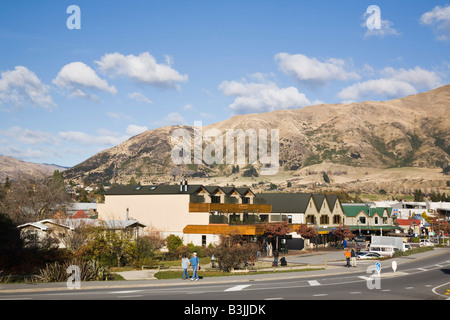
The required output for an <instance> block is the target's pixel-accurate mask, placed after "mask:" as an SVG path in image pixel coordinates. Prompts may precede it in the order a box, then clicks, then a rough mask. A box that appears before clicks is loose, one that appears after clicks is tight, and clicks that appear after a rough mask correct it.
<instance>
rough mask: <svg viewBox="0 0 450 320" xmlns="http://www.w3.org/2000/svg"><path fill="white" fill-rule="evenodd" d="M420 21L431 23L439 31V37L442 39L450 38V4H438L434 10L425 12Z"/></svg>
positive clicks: (426, 23)
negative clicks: (443, 5)
mask: <svg viewBox="0 0 450 320" xmlns="http://www.w3.org/2000/svg"><path fill="white" fill-rule="evenodd" d="M420 23H422V24H424V25H429V26H432V27H433V28H434V31H435V32H436V33H437V39H438V40H441V41H447V40H450V6H449V5H446V6H445V7H441V6H436V7H434V8H433V10H431V11H428V12H425V13H424V14H423V15H422V16H421V17H420Z"/></svg>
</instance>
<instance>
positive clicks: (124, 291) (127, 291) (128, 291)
mask: <svg viewBox="0 0 450 320" xmlns="http://www.w3.org/2000/svg"><path fill="white" fill-rule="evenodd" d="M139 291H142V290H123V291H111V292H110V293H111V294H118V293H124V294H127V293H135V292H139Z"/></svg>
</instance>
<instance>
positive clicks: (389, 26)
mask: <svg viewBox="0 0 450 320" xmlns="http://www.w3.org/2000/svg"><path fill="white" fill-rule="evenodd" d="M361 26H362V27H363V28H365V29H366V33H364V38H368V37H379V38H384V37H386V36H400V35H401V33H400V32H399V31H397V29H395V28H394V23H392V22H391V21H389V20H383V19H381V28H380V29H375V28H374V29H369V28H367V24H366V22H364V23H363V24H362V25H361Z"/></svg>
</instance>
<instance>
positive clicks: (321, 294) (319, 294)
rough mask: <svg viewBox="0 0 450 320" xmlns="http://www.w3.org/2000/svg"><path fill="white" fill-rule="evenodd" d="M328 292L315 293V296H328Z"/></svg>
mask: <svg viewBox="0 0 450 320" xmlns="http://www.w3.org/2000/svg"><path fill="white" fill-rule="evenodd" d="M327 295H328V293H318V294H313V297H323V296H327Z"/></svg>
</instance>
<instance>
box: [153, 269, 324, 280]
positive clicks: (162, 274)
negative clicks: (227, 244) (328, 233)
mask: <svg viewBox="0 0 450 320" xmlns="http://www.w3.org/2000/svg"><path fill="white" fill-rule="evenodd" d="M323 269H324V268H304V269H286V270H282V269H276V271H249V272H238V273H234V272H225V271H219V270H218V271H211V270H207V271H206V270H205V271H202V270H200V271H199V272H198V275H199V277H204V278H210V277H226V276H239V275H246V276H248V275H256V274H270V273H274V272H277V273H279V272H283V273H284V272H302V271H315V270H323ZM188 273H189V275H190V276H192V270H188ZM182 275H183V271H179V270H176V271H175V270H174V271H159V272H157V273H156V274H155V278H157V279H181V277H182Z"/></svg>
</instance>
